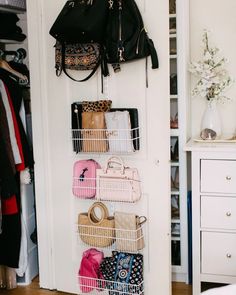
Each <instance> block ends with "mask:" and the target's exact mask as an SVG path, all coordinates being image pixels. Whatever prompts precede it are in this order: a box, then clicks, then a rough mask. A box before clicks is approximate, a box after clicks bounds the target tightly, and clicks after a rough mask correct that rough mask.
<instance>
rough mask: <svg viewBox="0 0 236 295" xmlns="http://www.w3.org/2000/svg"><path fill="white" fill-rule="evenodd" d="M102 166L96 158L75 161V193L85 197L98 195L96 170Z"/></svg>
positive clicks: (89, 197)
mask: <svg viewBox="0 0 236 295" xmlns="http://www.w3.org/2000/svg"><path fill="white" fill-rule="evenodd" d="M98 168H101V166H100V165H99V164H98V163H97V162H96V161H94V160H92V159H90V160H80V161H77V162H75V164H74V169H73V194H74V195H75V196H76V197H79V198H83V199H91V198H94V197H95V195H96V170H97V169H98Z"/></svg>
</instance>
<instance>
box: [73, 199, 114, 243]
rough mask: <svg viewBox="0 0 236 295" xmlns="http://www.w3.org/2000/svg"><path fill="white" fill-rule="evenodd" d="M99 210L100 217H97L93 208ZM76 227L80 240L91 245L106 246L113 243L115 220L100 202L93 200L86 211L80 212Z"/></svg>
mask: <svg viewBox="0 0 236 295" xmlns="http://www.w3.org/2000/svg"><path fill="white" fill-rule="evenodd" d="M96 208H98V209H100V211H101V218H99V217H97V215H96V213H95V209H96ZM78 228H79V235H80V238H81V240H82V241H83V242H84V243H86V244H88V245H90V246H93V247H108V246H110V245H112V244H113V243H114V239H115V229H114V228H115V220H114V217H113V216H109V212H108V209H107V207H106V206H105V205H104V204H103V203H100V202H95V203H94V204H93V205H92V206H91V207H90V208H89V210H88V213H80V214H79V218H78Z"/></svg>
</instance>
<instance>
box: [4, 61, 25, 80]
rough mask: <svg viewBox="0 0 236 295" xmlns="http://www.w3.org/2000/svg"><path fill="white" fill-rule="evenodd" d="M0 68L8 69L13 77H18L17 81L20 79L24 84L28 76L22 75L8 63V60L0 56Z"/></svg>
mask: <svg viewBox="0 0 236 295" xmlns="http://www.w3.org/2000/svg"><path fill="white" fill-rule="evenodd" d="M0 68H2V69H4V70H6V71H8V72H9V73H11V74H12V75H14V77H17V78H18V79H19V82H21V81H22V82H23V83H24V84H27V83H28V78H27V77H26V76H25V75H22V74H21V73H19V72H17V71H15V70H13V68H12V67H11V66H10V65H9V64H8V62H7V61H5V60H3V59H1V58H0Z"/></svg>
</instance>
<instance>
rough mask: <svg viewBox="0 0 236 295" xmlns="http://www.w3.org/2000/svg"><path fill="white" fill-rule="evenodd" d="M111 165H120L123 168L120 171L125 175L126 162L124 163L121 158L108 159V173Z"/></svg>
mask: <svg viewBox="0 0 236 295" xmlns="http://www.w3.org/2000/svg"><path fill="white" fill-rule="evenodd" d="M111 163H115V164H118V165H119V166H121V169H120V170H121V171H122V174H124V173H125V166H124V162H123V161H122V159H121V158H120V157H111V158H109V159H108V161H107V166H106V170H105V172H106V173H107V170H108V168H111V166H110V164H111Z"/></svg>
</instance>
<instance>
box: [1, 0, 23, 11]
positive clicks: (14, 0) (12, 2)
mask: <svg viewBox="0 0 236 295" xmlns="http://www.w3.org/2000/svg"><path fill="white" fill-rule="evenodd" d="M0 10H2V11H7V12H15V13H23V12H25V11H26V1H25V0H0Z"/></svg>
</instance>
